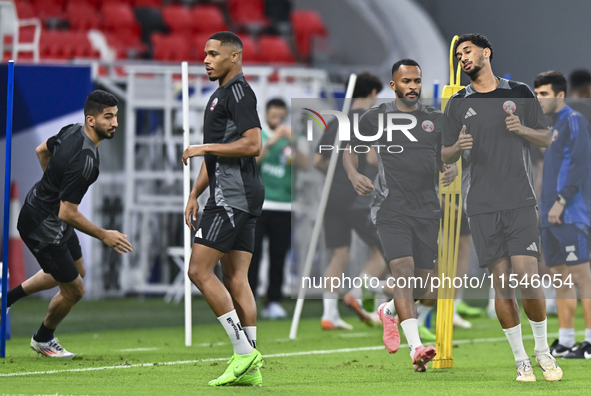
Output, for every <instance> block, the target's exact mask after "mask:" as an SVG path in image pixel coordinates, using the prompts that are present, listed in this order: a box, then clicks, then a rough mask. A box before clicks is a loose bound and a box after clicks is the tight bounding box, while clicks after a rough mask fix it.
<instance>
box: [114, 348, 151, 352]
mask: <svg viewBox="0 0 591 396" xmlns="http://www.w3.org/2000/svg"><path fill="white" fill-rule="evenodd" d="M158 349H161V348H130V349H119V352H144V351H157V350H158Z"/></svg>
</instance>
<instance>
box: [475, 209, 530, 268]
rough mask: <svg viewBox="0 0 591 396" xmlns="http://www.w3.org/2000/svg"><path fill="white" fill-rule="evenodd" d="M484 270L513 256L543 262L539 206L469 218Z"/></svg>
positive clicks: (477, 253)
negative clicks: (493, 263)
mask: <svg viewBox="0 0 591 396" xmlns="http://www.w3.org/2000/svg"><path fill="white" fill-rule="evenodd" d="M468 220H469V222H470V231H471V232H472V240H473V241H474V249H475V250H476V255H477V256H478V262H479V263H480V267H481V268H485V267H487V266H488V264H490V263H492V262H493V261H496V260H498V259H501V258H503V257H511V256H533V257H535V258H537V259H538V260H539V259H540V246H541V238H540V221H539V213H538V207H537V206H526V207H523V208H518V209H508V210H503V211H501V212H492V213H483V214H477V215H474V216H470V217H468Z"/></svg>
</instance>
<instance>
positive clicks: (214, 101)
mask: <svg viewBox="0 0 591 396" xmlns="http://www.w3.org/2000/svg"><path fill="white" fill-rule="evenodd" d="M217 104H218V98H215V99H214V100H213V101H212V102H211V106H210V107H209V111H213V109H215V107H216V106H217Z"/></svg>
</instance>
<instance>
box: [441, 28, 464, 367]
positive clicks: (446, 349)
mask: <svg viewBox="0 0 591 396" xmlns="http://www.w3.org/2000/svg"><path fill="white" fill-rule="evenodd" d="M457 40H458V36H455V37H454V38H453V39H452V41H451V46H450V49H449V85H446V86H445V87H443V91H442V93H441V98H442V101H441V110H442V111H445V106H446V105H447V101H448V99H449V98H451V96H452V95H453V94H455V93H456V92H458V91H460V90H461V89H463V88H464V87H463V86H461V85H460V73H461V69H460V65H459V64H458V67H457V72H456V76H455V79H454V59H455V56H454V53H453V50H454V44H455V42H456V41H457ZM456 165H457V167H458V177H456V179H455V180H454V182H453V183H452V184H451V185H449V186H447V187H443V186H442V185H441V183H440V184H439V200H440V202H441V209H442V211H443V218H442V219H441V226H440V228H439V249H438V260H437V262H438V269H439V271H438V275H439V279H440V280H441V285H440V287H439V289H438V295H437V319H436V321H437V323H436V329H435V336H436V340H435V348H436V349H437V356H436V357H435V360H434V361H433V368H451V367H453V365H454V359H453V356H452V346H453V344H452V343H453V313H454V298H455V289H454V287H453V279H454V277H455V276H456V270H457V265H458V247H459V243H460V224H461V219H462V218H461V213H462V212H461V211H462V159H461V158H460V159H459V160H458V162H457V163H456ZM456 202H458V206H457V207H456ZM446 279H449V280H447V281H446Z"/></svg>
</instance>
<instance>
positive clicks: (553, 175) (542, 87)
mask: <svg viewBox="0 0 591 396" xmlns="http://www.w3.org/2000/svg"><path fill="white" fill-rule="evenodd" d="M534 87H535V92H536V95H537V97H538V99H539V100H540V104H541V106H542V109H543V111H544V113H545V114H546V115H547V116H548V117H550V118H551V122H552V144H551V145H550V147H549V148H548V149H546V151H545V153H544V173H543V179H542V197H541V211H540V212H541V213H540V215H541V227H542V247H543V248H544V255H545V258H546V265H547V266H548V267H550V272H551V274H552V280H553V283H554V284H555V287H556V298H557V301H556V304H557V308H558V321H559V325H560V329H559V336H558V339H557V340H556V341H554V343H553V344H552V346H551V348H550V349H551V353H552V354H553V355H554V356H556V357H558V356H561V357H564V358H586V359H591V267H590V266H589V227H590V226H591V215H590V214H591V139H590V137H589V124H588V122H587V120H586V119H585V117H584V116H583V115H582V114H581V113H579V112H577V111H575V110H573V109H572V108H571V107H569V106H567V105H566V103H565V101H564V97H565V96H566V90H567V88H566V87H567V84H566V79H565V78H564V76H563V75H562V74H560V73H558V72H546V73H542V74H540V75H539V76H538V77H537V78H536V80H535V82H534ZM560 283H562V285H561V286H560ZM575 286H576V287H578V289H579V293H580V294H581V302H582V305H583V313H584V317H585V325H586V326H585V327H586V329H585V340H584V341H583V342H582V343H581V344H580V345H578V346H575V330H574V315H575V309H576V307H577V294H576V290H575Z"/></svg>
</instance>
